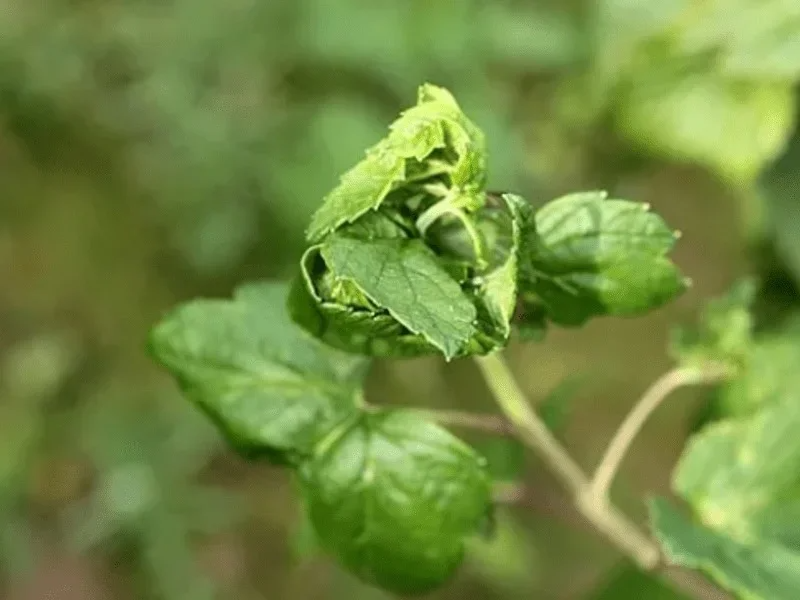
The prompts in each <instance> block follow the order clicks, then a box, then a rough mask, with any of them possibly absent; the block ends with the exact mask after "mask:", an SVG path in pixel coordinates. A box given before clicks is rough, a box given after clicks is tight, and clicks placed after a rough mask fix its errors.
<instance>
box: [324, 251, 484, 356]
mask: <svg viewBox="0 0 800 600" xmlns="http://www.w3.org/2000/svg"><path fill="white" fill-rule="evenodd" d="M321 254H322V258H323V259H324V260H325V262H326V264H327V265H328V267H329V268H330V270H331V271H332V272H333V273H334V274H335V275H336V276H337V277H339V278H343V279H345V280H349V281H351V282H352V283H354V284H355V285H356V286H358V288H360V289H361V290H362V291H363V292H364V294H366V296H367V297H369V298H370V299H371V300H372V301H373V302H375V303H376V304H377V305H378V306H380V307H383V308H385V309H386V310H388V312H389V314H391V315H392V316H393V317H394V318H395V319H396V320H397V321H398V322H399V323H401V324H402V325H403V326H404V327H406V328H407V329H408V330H409V331H411V332H412V333H415V334H421V335H422V336H424V337H425V339H427V340H428V341H429V342H430V343H431V344H433V345H434V346H436V347H437V348H439V349H440V350H441V351H442V353H443V354H444V355H445V357H446V358H448V359H449V358H452V357H454V356H455V355H456V354H457V353H458V351H459V350H460V349H461V348H462V347H463V346H464V344H465V343H466V342H467V341H468V340H469V339H470V337H472V335H473V333H474V330H475V325H474V324H475V319H476V316H477V313H476V310H475V306H474V305H473V304H472V302H470V300H469V298H467V296H466V294H465V293H464V292H463V291H462V290H461V287H460V286H459V285H458V283H457V282H456V281H455V280H454V279H453V278H452V277H450V275H449V274H448V273H447V272H446V271H445V270H444V269H443V267H442V266H440V264H439V263H438V262H437V259H436V256H435V255H434V254H433V252H432V251H430V250H429V249H428V248H427V247H426V246H425V245H424V244H423V243H422V242H421V241H419V240H402V239H389V240H386V239H381V240H373V241H363V240H357V239H353V238H345V237H340V236H335V237H333V238H331V239H330V240H328V241H327V242H326V243H325V244H324V245H323V246H322V250H321Z"/></svg>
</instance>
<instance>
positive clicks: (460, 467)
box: [300, 411, 490, 594]
mask: <svg viewBox="0 0 800 600" xmlns="http://www.w3.org/2000/svg"><path fill="white" fill-rule="evenodd" d="M484 466H485V460H483V459H482V458H480V457H479V456H478V455H477V454H476V453H475V452H474V451H473V450H472V449H471V448H470V447H469V446H467V445H466V444H464V443H463V442H461V441H460V440H458V439H457V438H455V437H453V436H452V435H451V434H450V433H448V432H447V431H446V430H444V429H442V428H441V427H439V426H438V425H435V424H434V423H432V422H429V421H426V420H425V419H422V418H420V417H419V416H417V415H416V414H414V413H411V412H404V411H381V412H379V413H374V414H371V415H365V416H362V417H360V418H358V419H357V420H354V421H350V422H349V423H345V424H344V425H342V426H341V427H340V428H338V429H337V430H334V431H333V432H332V433H331V434H330V435H329V436H328V438H326V439H325V440H323V441H322V443H321V444H320V446H319V448H318V450H317V452H316V453H315V456H314V457H313V459H311V460H310V461H309V462H307V463H305V464H304V465H302V467H301V470H300V478H301V482H302V485H303V489H304V497H305V500H306V503H307V506H308V510H309V515H310V517H311V521H312V523H313V524H314V528H315V530H316V532H317V535H318V536H319V539H320V541H321V542H322V544H323V546H324V547H325V548H326V549H328V550H329V551H330V552H332V553H333V554H334V555H335V556H337V557H338V559H339V560H340V561H341V562H342V564H344V565H345V566H346V567H347V568H348V569H350V570H351V571H352V572H353V573H355V574H356V575H357V576H358V577H359V578H361V579H363V580H364V581H367V582H371V583H374V584H377V585H379V586H380V587H382V588H384V589H387V590H390V591H393V592H396V593H401V594H408V593H421V592H424V591H428V590H431V589H433V588H436V587H439V586H440V585H441V584H442V583H444V581H446V580H447V579H448V578H449V577H450V576H452V575H453V573H454V571H455V570H456V568H457V567H458V565H459V564H460V563H461V560H462V557H463V554H464V542H465V540H466V538H468V537H469V536H471V535H472V534H474V533H475V532H476V531H477V529H478V527H479V526H480V524H481V523H482V522H483V520H484V518H485V516H486V514H487V512H488V511H489V508H490V489H489V480H488V477H487V476H486V472H485V469H484Z"/></svg>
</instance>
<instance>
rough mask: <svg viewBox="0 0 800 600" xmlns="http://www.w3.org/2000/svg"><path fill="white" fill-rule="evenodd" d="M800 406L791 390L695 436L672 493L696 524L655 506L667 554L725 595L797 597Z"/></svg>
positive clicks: (656, 523)
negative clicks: (752, 412) (701, 574)
mask: <svg viewBox="0 0 800 600" xmlns="http://www.w3.org/2000/svg"><path fill="white" fill-rule="evenodd" d="M798 430H800V404H798V403H797V401H796V398H795V397H794V390H793V391H792V392H791V393H789V394H783V395H782V396H780V397H778V398H776V399H775V400H774V401H773V402H771V403H768V404H767V405H766V406H765V407H764V408H763V409H762V410H760V411H759V412H757V413H756V414H755V415H754V416H752V417H750V418H746V419H729V420H725V421H722V422H719V423H716V424H713V425H710V426H708V427H706V428H705V429H704V430H702V431H701V433H700V434H698V435H696V436H695V437H694V438H693V439H692V441H691V442H690V444H689V445H688V447H687V449H686V451H685V453H684V455H683V456H682V458H681V461H680V464H679V465H678V468H677V471H676V473H675V476H674V484H673V485H674V488H675V491H676V492H677V493H679V494H680V495H681V496H682V497H683V498H684V499H686V500H687V501H688V502H689V503H690V505H691V507H692V509H693V511H694V513H695V515H696V518H697V522H693V521H692V520H691V519H688V518H687V517H683V516H681V515H680V514H679V513H678V512H677V511H675V509H673V508H671V507H670V506H669V504H668V503H666V502H665V501H663V500H658V501H656V502H655V503H654V505H653V507H652V509H653V519H654V526H655V529H656V532H657V534H658V537H659V539H660V540H661V543H662V547H663V548H664V551H665V553H666V556H667V558H668V559H670V560H671V561H673V562H675V563H676V564H680V565H683V566H686V567H691V568H696V569H701V570H704V571H706V572H707V573H708V574H709V575H711V576H712V577H713V578H714V579H715V580H716V581H717V582H718V583H720V584H721V585H723V586H725V587H726V588H727V589H729V590H731V591H733V592H736V593H739V594H741V595H742V596H744V597H747V598H752V599H754V600H755V599H759V600H791V599H792V598H797V597H798V595H799V594H800V527H798V526H797V524H798V522H799V521H798V515H800V438H798V436H797V431H798Z"/></svg>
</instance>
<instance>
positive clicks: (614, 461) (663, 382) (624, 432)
mask: <svg viewBox="0 0 800 600" xmlns="http://www.w3.org/2000/svg"><path fill="white" fill-rule="evenodd" d="M728 373H729V371H728V369H726V368H724V367H722V366H721V365H710V366H708V367H706V368H696V367H678V368H675V369H672V370H670V371H667V372H666V373H665V374H664V375H662V376H661V377H659V378H658V379H657V380H656V381H655V383H653V385H651V386H650V388H649V389H648V390H647V391H646V392H645V393H644V395H642V397H641V399H640V400H639V401H638V402H637V403H636V405H635V406H634V407H633V409H632V410H631V412H630V413H628V416H627V417H626V418H625V420H624V421H623V422H622V425H620V427H619V429H618V430H617V432H616V433H615V434H614V437H613V439H612V440H611V443H610V444H609V445H608V449H607V450H606V452H605V454H604V455H603V458H602V459H601V460H600V463H599V465H598V467H597V469H596V471H595V473H594V476H593V477H592V484H591V488H592V489H591V494H592V495H593V496H594V497H595V498H596V499H597V500H598V501H605V500H606V499H607V498H608V493H609V490H610V489H611V484H612V482H613V481H614V477H615V475H616V473H617V471H619V468H620V465H621V464H622V461H623V460H624V459H625V456H626V455H627V453H628V450H629V449H630V447H631V444H632V443H633V440H634V439H635V438H636V436H637V435H638V433H639V432H640V431H641V429H642V427H643V426H644V424H645V423H646V422H647V420H648V419H649V418H650V415H652V414H653V413H654V412H655V411H656V409H658V407H659V406H661V404H662V403H663V402H664V401H665V400H666V399H667V397H668V396H669V395H670V394H672V392H674V391H676V390H678V389H680V388H682V387H685V386H689V385H699V384H703V383H712V382H714V381H719V380H721V379H724V378H725V377H727V376H728Z"/></svg>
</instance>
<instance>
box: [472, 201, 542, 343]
mask: <svg viewBox="0 0 800 600" xmlns="http://www.w3.org/2000/svg"><path fill="white" fill-rule="evenodd" d="M501 199H502V202H503V203H504V204H505V208H506V210H499V211H497V212H496V213H495V214H496V215H497V217H496V218H494V219H492V220H491V222H492V224H494V225H495V227H494V231H493V234H494V235H493V236H492V237H493V239H492V243H491V246H492V251H493V256H492V259H491V262H490V266H489V268H488V270H487V273H486V274H485V275H482V276H480V277H479V278H478V282H479V283H478V286H477V289H476V292H475V294H476V297H477V299H478V302H479V306H480V308H481V310H480V311H479V312H480V317H481V318H480V320H479V323H480V324H481V326H482V327H483V329H484V331H485V333H486V334H487V336H488V337H489V338H491V339H494V340H495V341H496V342H497V343H498V344H500V345H504V344H505V343H506V341H507V340H508V338H509V336H510V335H511V320H512V319H513V317H514V312H515V310H516V304H517V279H518V272H519V263H520V255H521V254H522V252H523V251H524V247H523V231H525V230H526V229H527V227H528V226H529V222H531V221H532V220H533V210H532V209H531V207H530V205H529V204H528V203H527V202H526V201H525V200H524V199H523V198H521V197H520V196H516V195H514V194H503V195H502V197H501ZM485 212H486V211H485Z"/></svg>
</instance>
